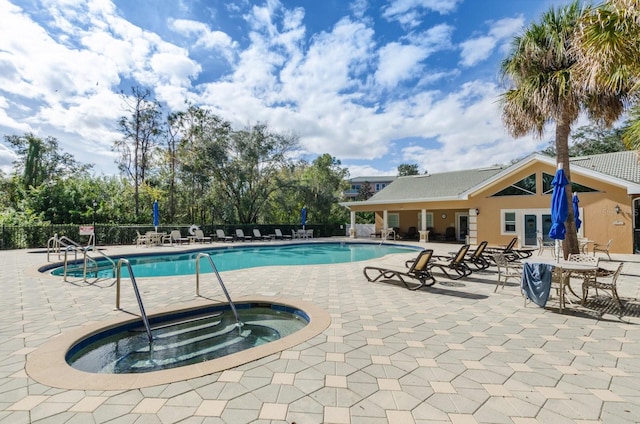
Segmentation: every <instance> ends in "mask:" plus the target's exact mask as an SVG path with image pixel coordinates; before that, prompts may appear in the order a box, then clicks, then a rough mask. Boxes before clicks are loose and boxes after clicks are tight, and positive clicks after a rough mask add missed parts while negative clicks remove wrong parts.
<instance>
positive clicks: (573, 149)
mask: <svg viewBox="0 0 640 424" xmlns="http://www.w3.org/2000/svg"><path fill="white" fill-rule="evenodd" d="M622 133H623V129H621V128H607V127H606V126H604V125H602V124H590V125H586V126H583V127H580V128H578V129H577V130H576V131H575V133H574V134H572V135H571V140H572V143H571V145H570V146H569V156H571V157H574V156H589V155H598V154H602V153H612V152H621V151H624V150H626V148H625V145H624V143H623V141H622ZM542 153H543V154H545V155H548V156H555V155H556V149H555V143H554V142H551V143H550V144H549V147H547V148H546V149H545V150H543V151H542Z"/></svg>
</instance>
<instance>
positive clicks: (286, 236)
mask: <svg viewBox="0 0 640 424" xmlns="http://www.w3.org/2000/svg"><path fill="white" fill-rule="evenodd" d="M273 232H274V233H275V234H276V239H278V240H291V236H290V235H289V234H282V231H280V228H276V229H275V230H274V231H273Z"/></svg>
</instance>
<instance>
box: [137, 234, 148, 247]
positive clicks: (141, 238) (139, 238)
mask: <svg viewBox="0 0 640 424" xmlns="http://www.w3.org/2000/svg"><path fill="white" fill-rule="evenodd" d="M136 234H137V235H138V236H137V237H136V247H138V246H145V245H146V244H147V236H146V235H144V236H143V235H142V234H140V231H138V230H136Z"/></svg>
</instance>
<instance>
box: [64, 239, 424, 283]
mask: <svg viewBox="0 0 640 424" xmlns="http://www.w3.org/2000/svg"><path fill="white" fill-rule="evenodd" d="M417 249H418V248H416V247H413V246H401V245H380V244H373V243H332V242H329V243H323V242H314V243H302V244H287V245H273V246H268V245H267V246H265V245H261V246H233V247H220V248H213V249H209V250H198V251H190V252H181V253H170V254H149V255H131V256H128V257H127V259H128V260H129V262H130V263H131V267H132V269H133V273H134V274H135V276H136V277H167V276H173V275H191V274H195V267H196V261H195V258H196V256H197V254H198V253H202V252H204V253H208V254H209V255H211V259H213V261H214V263H215V265H216V267H217V268H218V271H220V272H222V271H231V270H236V269H244V268H252V267H260V266H271V265H324V264H332V263H345V262H358V261H365V260H369V259H375V258H380V257H382V256H385V255H389V254H394V253H407V252H411V251H415V250H417ZM200 271H201V272H211V271H212V269H211V266H210V265H209V263H208V262H207V261H204V262H203V263H202V267H201V268H200ZM122 272H123V276H125V275H128V274H127V270H126V269H123V270H122ZM52 274H53V275H59V276H61V275H62V274H63V268H62V267H58V268H56V269H54V270H53V271H52ZM68 275H70V276H76V277H81V276H82V269H78V270H77V271H75V272H74V271H73V270H72V271H68ZM98 277H100V278H111V277H112V271H111V270H110V269H107V270H104V271H100V272H99V273H98Z"/></svg>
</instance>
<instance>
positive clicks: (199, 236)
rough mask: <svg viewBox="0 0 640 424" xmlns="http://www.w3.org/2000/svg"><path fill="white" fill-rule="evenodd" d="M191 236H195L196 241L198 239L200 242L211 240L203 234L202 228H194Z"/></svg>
mask: <svg viewBox="0 0 640 424" xmlns="http://www.w3.org/2000/svg"><path fill="white" fill-rule="evenodd" d="M193 236H194V237H195V238H196V241H199V242H201V243H204V242H209V243H211V241H212V240H211V237H207V236H205V235H204V232H203V231H202V230H200V229H197V230H195V231H194V232H193Z"/></svg>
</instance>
